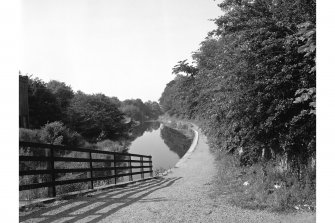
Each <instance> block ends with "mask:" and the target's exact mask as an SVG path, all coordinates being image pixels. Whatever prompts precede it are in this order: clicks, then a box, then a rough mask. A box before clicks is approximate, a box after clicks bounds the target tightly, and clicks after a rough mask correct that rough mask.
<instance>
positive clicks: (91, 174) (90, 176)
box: [88, 152, 94, 189]
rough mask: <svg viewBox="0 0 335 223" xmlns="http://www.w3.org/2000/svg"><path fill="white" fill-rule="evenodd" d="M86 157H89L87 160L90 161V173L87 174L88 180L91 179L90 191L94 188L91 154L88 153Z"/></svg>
mask: <svg viewBox="0 0 335 223" xmlns="http://www.w3.org/2000/svg"><path fill="white" fill-rule="evenodd" d="M88 156H89V159H90V172H89V174H88V175H89V176H88V177H89V178H91V181H90V182H91V185H90V189H94V186H93V163H92V152H89V153H88Z"/></svg>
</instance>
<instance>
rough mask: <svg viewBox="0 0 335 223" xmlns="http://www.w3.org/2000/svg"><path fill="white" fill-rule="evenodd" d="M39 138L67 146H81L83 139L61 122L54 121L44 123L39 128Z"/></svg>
mask: <svg viewBox="0 0 335 223" xmlns="http://www.w3.org/2000/svg"><path fill="white" fill-rule="evenodd" d="M40 140H41V141H42V142H43V143H50V144H56V145H67V146H76V147H78V146H83V145H84V144H85V141H84V139H83V138H82V137H81V135H80V134H79V133H77V132H74V131H71V130H70V129H68V128H67V127H66V126H65V125H64V124H63V123H62V122H59V121H56V122H51V123H48V124H46V125H45V126H43V127H42V129H41V130H40Z"/></svg>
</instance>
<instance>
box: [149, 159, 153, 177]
mask: <svg viewBox="0 0 335 223" xmlns="http://www.w3.org/2000/svg"><path fill="white" fill-rule="evenodd" d="M149 161H150V177H152V175H153V173H152V156H150V157H149Z"/></svg>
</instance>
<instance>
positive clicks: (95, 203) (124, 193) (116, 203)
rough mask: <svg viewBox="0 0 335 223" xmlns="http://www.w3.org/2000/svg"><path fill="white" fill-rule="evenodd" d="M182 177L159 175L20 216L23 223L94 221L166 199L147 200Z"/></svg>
mask: <svg viewBox="0 0 335 223" xmlns="http://www.w3.org/2000/svg"><path fill="white" fill-rule="evenodd" d="M179 179H180V178H167V179H164V178H160V179H153V180H150V181H147V182H145V183H140V184H134V185H128V186H127V187H124V188H117V189H113V190H107V191H100V192H96V193H92V195H89V196H86V197H81V198H77V199H73V200H69V201H68V202H65V203H62V204H58V205H54V206H52V207H48V208H44V209H42V210H38V211H35V212H33V213H30V214H27V215H25V216H22V217H20V222H24V223H28V222H29V223H30V222H36V223H37V222H41V223H46V222H52V223H62V222H69V223H70V222H71V223H72V222H76V223H79V222H80V223H84V222H85V223H86V222H90V223H95V222H99V221H100V220H102V219H104V218H106V217H108V216H109V215H111V214H113V213H115V212H117V211H118V210H120V209H122V208H124V207H127V206H129V205H131V204H133V203H135V202H143V203H144V202H145V203H147V202H164V201H166V200H167V199H166V198H164V197H157V198H151V199H145V197H146V196H148V195H149V194H151V193H153V192H154V191H157V190H159V189H162V188H165V187H169V186H171V185H172V184H173V183H174V182H176V181H177V180H179Z"/></svg>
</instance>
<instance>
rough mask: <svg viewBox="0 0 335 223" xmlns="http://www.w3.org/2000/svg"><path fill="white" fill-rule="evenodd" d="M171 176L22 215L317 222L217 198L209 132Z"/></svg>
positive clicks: (39, 217) (80, 219) (64, 219)
mask: <svg viewBox="0 0 335 223" xmlns="http://www.w3.org/2000/svg"><path fill="white" fill-rule="evenodd" d="M197 131H198V133H199V140H198V144H197V146H196V148H195V150H194V152H193V153H192V155H191V156H189V157H188V159H187V160H185V161H184V162H182V163H181V164H180V165H178V167H177V168H174V169H172V170H171V171H170V172H169V174H168V175H167V176H165V177H162V178H158V179H154V180H150V181H146V182H144V183H138V184H133V185H129V186H127V187H125V188H121V189H113V190H108V191H100V192H96V193H93V194H90V195H89V196H86V197H81V198H78V199H74V200H69V201H59V203H58V204H57V203H55V204H53V205H52V206H50V207H48V208H44V209H40V210H38V211H34V212H32V213H26V214H25V215H24V216H21V217H20V221H21V222H108V223H109V222H257V223H258V222H315V216H314V215H313V214H308V213H304V214H295V215H280V214H274V213H269V212H266V211H255V210H245V209H240V208H238V207H234V206H232V205H230V204H229V203H228V202H227V201H226V199H225V197H224V196H221V197H215V198H213V197H212V196H210V194H211V191H213V187H214V183H213V180H214V179H215V175H216V169H215V164H214V156H213V155H212V154H211V153H210V151H209V146H208V145H207V142H206V141H207V140H206V137H205V136H204V135H203V134H202V133H201V131H200V130H199V129H197Z"/></svg>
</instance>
